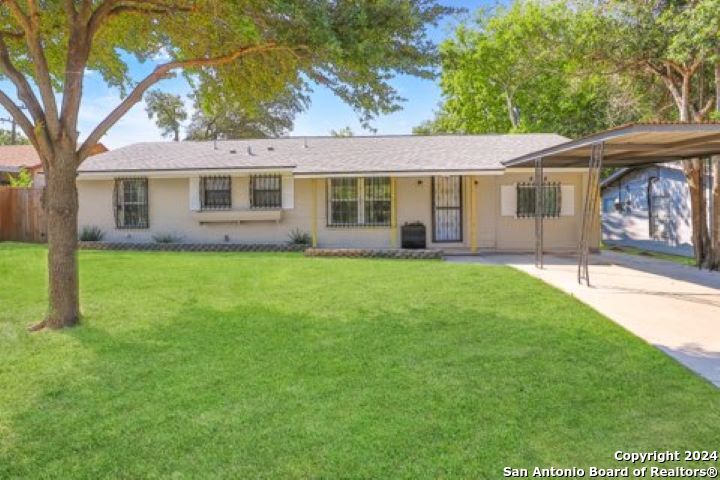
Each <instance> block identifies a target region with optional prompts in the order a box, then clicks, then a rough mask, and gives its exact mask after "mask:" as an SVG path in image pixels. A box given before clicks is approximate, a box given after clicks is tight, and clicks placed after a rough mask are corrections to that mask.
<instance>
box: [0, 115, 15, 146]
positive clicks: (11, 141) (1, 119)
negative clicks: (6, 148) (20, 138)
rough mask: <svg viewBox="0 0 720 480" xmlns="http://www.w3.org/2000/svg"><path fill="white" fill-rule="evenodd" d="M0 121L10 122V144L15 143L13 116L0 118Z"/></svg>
mask: <svg viewBox="0 0 720 480" xmlns="http://www.w3.org/2000/svg"><path fill="white" fill-rule="evenodd" d="M0 122H7V123H10V144H11V145H17V122H16V121H15V119H14V118H12V117H10V118H0Z"/></svg>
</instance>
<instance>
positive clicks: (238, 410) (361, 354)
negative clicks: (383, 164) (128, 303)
mask: <svg viewBox="0 0 720 480" xmlns="http://www.w3.org/2000/svg"><path fill="white" fill-rule="evenodd" d="M583 312H585V313H587V315H588V318H584V319H583V320H582V321H577V322H574V323H572V324H567V325H562V324H560V325H557V324H554V323H553V322H548V321H544V320H542V319H538V318H531V317H527V318H526V319H525V320H524V321H523V322H522V324H518V318H517V316H505V315H500V314H498V313H497V311H496V310H493V309H484V308H474V309H461V308H453V307H448V308H446V309H445V311H444V312H442V313H440V312H427V311H424V315H421V314H418V312H413V315H400V314H399V313H398V312H394V313H389V314H388V315H387V316H384V315H382V314H379V315H377V316H374V317H365V318H359V319H357V320H356V321H343V322H337V321H333V316H332V313H331V312H318V314H317V315H312V314H307V313H306V314H288V313H287V312H284V311H280V310H276V309H269V308H266V307H263V306H244V307H237V308H232V309H228V310H217V309H213V308H209V307H206V306H202V305H191V306H187V307H185V308H184V309H183V310H182V311H181V312H180V313H179V314H178V315H177V316H175V317H174V318H171V319H167V320H164V321H162V322H159V323H158V324H156V325H155V326H153V327H151V328H149V329H146V330H142V331H140V330H137V331H130V332H124V333H123V334H122V335H115V336H113V335H111V334H109V333H108V331H106V330H104V329H103V328H101V327H99V326H96V323H95V322H94V321H93V320H94V319H93V318H87V319H86V323H85V325H84V326H83V327H81V328H79V329H75V330H71V331H68V332H67V333H63V334H67V335H70V336H72V337H74V338H75V339H77V341H79V342H80V343H81V344H82V346H83V348H86V349H89V350H90V351H91V352H92V355H91V356H92V357H93V358H94V361H93V362H92V364H90V365H88V366H87V367H85V368H84V369H83V370H82V372H81V373H80V374H79V375H78V374H77V372H68V373H67V374H66V375H64V374H62V373H59V374H57V375H55V376H53V377H48V378H43V379H41V382H42V385H41V388H40V391H39V393H38V394H37V395H36V396H35V397H34V398H28V401H27V404H24V405H23V406H22V407H21V408H20V409H19V410H18V411H17V412H16V414H15V415H14V416H13V417H12V418H11V426H12V429H13V433H14V440H13V443H12V444H10V446H9V448H6V449H0V461H1V464H2V465H3V466H0V474H1V475H0V476H5V475H7V476H30V477H35V476H48V477H67V476H72V477H76V478H77V477H87V478H97V477H130V478H137V477H143V478H146V477H154V476H171V475H174V474H180V475H186V476H189V477H208V476H222V477H258V476H262V477H283V478H287V477H303V478H306V477H348V476H349V477H374V478H387V477H392V478H398V477H406V478H436V477H438V476H446V477H470V476H472V477H487V478H497V477H498V476H499V475H501V471H502V468H503V467H504V466H506V465H513V466H527V467H531V466H534V465H558V466H573V465H575V466H588V465H593V464H601V465H602V464H604V465H608V466H612V465H614V462H613V461H612V453H613V452H614V451H615V450H617V449H622V448H633V449H639V448H648V449H656V448H663V449H664V448H686V447H687V448H689V447H691V446H696V447H702V446H703V445H705V447H707V445H710V443H708V442H711V441H717V440H718V436H717V434H716V433H714V432H713V430H714V428H711V426H712V425H716V424H717V422H718V420H720V414H719V413H718V411H719V410H720V408H719V406H720V396H718V395H717V394H716V392H714V391H713V389H712V388H711V387H709V386H708V385H706V384H705V383H704V382H702V381H700V380H696V379H694V378H691V377H690V376H689V375H688V374H687V372H686V371H685V370H684V369H683V368H682V367H680V366H678V365H676V364H674V363H673V362H671V361H670V360H669V359H667V358H666V357H665V356H664V355H663V354H661V353H660V352H658V351H656V350H655V349H652V348H650V347H647V346H645V345H643V344H641V342H640V341H638V340H637V339H635V338H632V337H630V336H629V335H628V334H626V333H625V332H623V331H621V330H620V329H618V328H617V327H615V326H613V325H610V324H609V323H608V322H605V321H603V322H599V321H598V320H600V319H601V318H602V317H600V316H599V315H597V314H595V313H594V312H592V311H591V310H589V309H584V310H583ZM328 314H329V316H328ZM560 315H561V314H560ZM702 442H705V443H702ZM0 445H1V444H0ZM3 457H5V458H3ZM615 466H617V465H615Z"/></svg>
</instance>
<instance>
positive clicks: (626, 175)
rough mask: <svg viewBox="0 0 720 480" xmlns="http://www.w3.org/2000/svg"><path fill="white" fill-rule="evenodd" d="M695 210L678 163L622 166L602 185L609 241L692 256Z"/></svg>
mask: <svg viewBox="0 0 720 480" xmlns="http://www.w3.org/2000/svg"><path fill="white" fill-rule="evenodd" d="M706 184H707V185H711V183H710V182H706ZM691 214H692V211H691V208H690V194H689V190H688V185H687V180H686V178H685V174H684V173H683V171H682V169H681V167H680V165H679V164H676V163H668V164H658V165H649V166H646V167H639V168H624V169H621V170H618V171H617V172H615V173H614V174H613V175H611V176H610V177H608V178H607V179H605V181H603V183H602V230H603V241H604V242H606V243H608V244H617V245H625V246H632V247H638V248H643V249H646V250H654V251H658V252H664V253H672V254H676V255H685V256H690V257H691V256H692V255H693V244H692V243H693V242H692V218H691Z"/></svg>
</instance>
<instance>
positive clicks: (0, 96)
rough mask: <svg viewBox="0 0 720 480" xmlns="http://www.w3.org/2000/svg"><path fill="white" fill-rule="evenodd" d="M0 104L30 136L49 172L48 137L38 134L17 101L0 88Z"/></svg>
mask: <svg viewBox="0 0 720 480" xmlns="http://www.w3.org/2000/svg"><path fill="white" fill-rule="evenodd" d="M0 105H2V106H3V107H4V108H5V110H7V112H8V113H9V114H10V115H11V116H12V118H13V119H14V120H15V121H16V122H17V124H18V125H19V126H20V128H21V129H22V131H23V132H24V133H25V136H26V137H27V138H28V140H30V143H32V145H33V147H35V150H36V151H37V152H38V155H39V156H40V161H41V162H42V165H43V169H44V170H45V171H46V172H47V171H48V169H49V164H48V161H49V158H51V152H52V150H51V149H50V147H49V145H48V144H47V142H46V139H45V138H41V137H39V136H38V135H36V133H37V132H36V129H35V128H34V127H33V124H32V122H31V121H30V119H28V118H27V117H26V116H25V114H24V113H23V112H22V110H21V109H20V107H18V106H17V105H16V104H15V102H13V101H12V99H11V98H10V97H8V96H7V94H6V93H5V92H3V91H2V90H0Z"/></svg>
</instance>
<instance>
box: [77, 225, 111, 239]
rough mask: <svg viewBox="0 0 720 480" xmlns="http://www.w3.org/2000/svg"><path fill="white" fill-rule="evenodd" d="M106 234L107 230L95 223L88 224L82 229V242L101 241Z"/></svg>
mask: <svg viewBox="0 0 720 480" xmlns="http://www.w3.org/2000/svg"><path fill="white" fill-rule="evenodd" d="M104 236H105V232H103V231H102V230H101V229H100V227H97V226H95V225H86V226H84V227H83V228H82V230H81V231H80V241H81V242H99V241H100V240H102V239H103V237H104Z"/></svg>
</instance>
